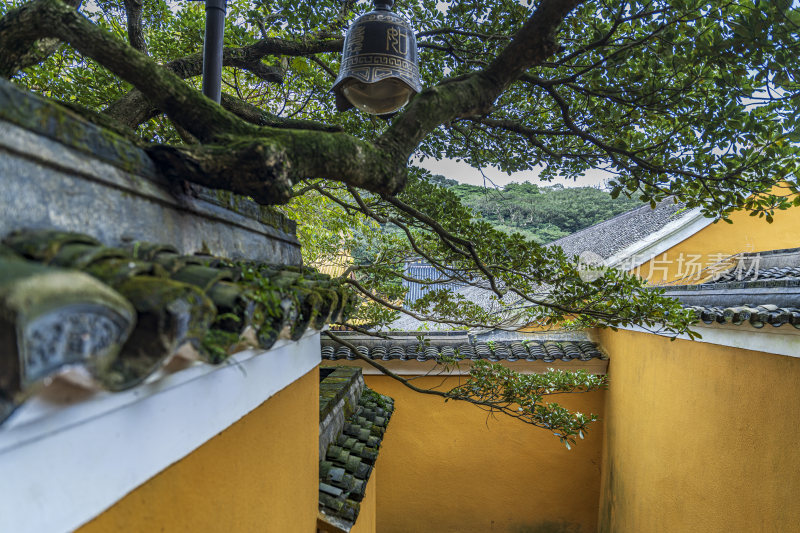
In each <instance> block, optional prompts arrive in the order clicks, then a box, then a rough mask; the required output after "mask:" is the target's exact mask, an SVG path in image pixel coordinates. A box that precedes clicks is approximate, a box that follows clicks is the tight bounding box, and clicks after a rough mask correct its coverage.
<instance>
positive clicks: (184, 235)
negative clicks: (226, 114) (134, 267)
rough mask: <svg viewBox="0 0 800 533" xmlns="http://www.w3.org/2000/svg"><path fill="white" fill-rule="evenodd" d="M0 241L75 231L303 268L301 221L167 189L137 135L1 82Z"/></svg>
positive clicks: (219, 194) (114, 242)
mask: <svg viewBox="0 0 800 533" xmlns="http://www.w3.org/2000/svg"><path fill="white" fill-rule="evenodd" d="M0 177H2V184H3V194H2V195H0V213H3V215H2V217H0V235H6V234H8V233H9V232H11V231H13V230H17V229H20V228H37V229H44V228H53V229H61V230H68V231H78V232H82V233H86V234H90V235H91V236H93V237H95V238H97V239H98V240H100V241H101V242H103V243H104V244H107V245H111V246H119V245H123V244H125V243H129V242H132V241H141V240H143V241H153V242H161V243H168V244H171V245H172V246H175V247H176V248H177V249H178V250H179V251H180V252H182V253H186V254H190V253H195V252H205V253H208V254H211V255H217V256H222V257H228V258H231V259H249V260H254V261H263V262H269V263H277V264H284V265H299V264H300V262H301V257H300V246H299V243H298V241H297V238H296V237H295V223H294V222H293V221H291V220H289V219H287V218H286V217H284V216H283V215H282V214H281V213H278V212H277V211H275V210H274V209H271V208H266V207H262V206H259V205H257V204H255V203H254V202H252V201H250V200H248V199H246V198H243V197H239V196H236V195H233V194H231V193H228V192H223V191H214V190H210V189H205V188H202V187H198V186H194V185H189V184H188V183H187V184H185V185H181V186H180V187H178V186H175V185H174V184H173V185H172V186H168V184H167V182H166V181H165V180H164V179H162V178H161V177H160V176H159V175H158V173H157V170H156V167H155V166H154V165H153V163H152V161H151V160H150V158H149V157H148V156H147V154H146V153H145V152H144V151H143V150H142V149H141V148H140V147H139V146H137V144H136V142H135V140H134V139H133V138H127V137H125V136H123V135H121V134H118V133H115V132H113V131H111V130H110V129H106V128H101V127H99V126H96V125H94V124H91V123H90V122H88V121H86V120H85V119H83V118H82V117H81V116H79V115H78V114H76V113H74V112H72V111H70V110H68V109H66V108H64V107H61V106H58V105H56V104H54V103H52V102H50V101H48V100H46V99H43V98H41V97H38V96H36V95H33V94H31V93H28V92H26V91H24V90H22V89H20V88H18V87H16V86H14V85H13V84H11V83H9V82H7V81H5V80H2V79H0Z"/></svg>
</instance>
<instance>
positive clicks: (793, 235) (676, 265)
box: [633, 207, 800, 284]
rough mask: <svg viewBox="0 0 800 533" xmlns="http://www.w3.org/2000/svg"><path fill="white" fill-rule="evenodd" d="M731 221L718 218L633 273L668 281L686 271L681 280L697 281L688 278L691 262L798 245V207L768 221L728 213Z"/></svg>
mask: <svg viewBox="0 0 800 533" xmlns="http://www.w3.org/2000/svg"><path fill="white" fill-rule="evenodd" d="M731 221H732V222H733V224H728V223H726V222H722V221H718V222H715V223H713V224H711V225H710V226H707V227H706V228H704V229H702V230H700V231H699V232H697V233H695V234H694V235H692V236H691V237H689V238H687V239H686V240H684V241H683V242H681V243H679V244H677V245H675V246H673V247H672V248H670V249H669V250H667V251H666V253H665V254H661V255H659V256H657V257H655V258H654V259H653V260H651V261H648V262H647V263H645V264H644V265H642V266H641V267H639V268H637V269H634V270H633V272H635V273H637V274H639V275H640V276H642V277H644V278H646V279H648V280H650V281H651V282H653V283H663V282H668V281H672V280H675V279H678V278H683V277H685V276H686V275H687V274H690V276H689V279H687V280H686V281H684V282H683V283H686V284H691V283H696V282H697V281H699V280H693V279H692V278H694V276H693V275H692V274H693V273H694V271H695V267H694V265H697V264H701V265H702V266H703V267H706V266H708V265H710V264H712V263H715V262H717V261H719V259H720V257H721V256H730V255H733V254H737V253H740V252H763V251H767V250H777V249H781V248H795V247H797V246H800V207H794V208H791V209H787V210H785V211H777V212H776V213H775V216H774V221H773V222H772V224H769V223H768V222H767V221H766V220H765V219H763V218H757V217H751V216H750V215H748V214H747V213H745V212H742V211H739V212H736V213H734V214H733V215H731ZM698 256H699V257H698Z"/></svg>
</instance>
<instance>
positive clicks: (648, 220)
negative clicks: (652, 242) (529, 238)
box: [550, 198, 686, 259]
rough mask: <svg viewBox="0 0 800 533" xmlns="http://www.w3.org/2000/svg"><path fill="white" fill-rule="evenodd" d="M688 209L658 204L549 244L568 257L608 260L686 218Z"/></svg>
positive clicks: (670, 200) (671, 202) (668, 200)
mask: <svg viewBox="0 0 800 533" xmlns="http://www.w3.org/2000/svg"><path fill="white" fill-rule="evenodd" d="M685 207H686V206H685V205H684V204H682V203H677V204H676V203H674V202H673V200H672V199H671V198H667V199H666V200H663V201H661V202H659V203H658V204H656V207H655V209H653V208H651V207H650V206H649V205H643V206H642V207H638V208H636V209H633V210H631V211H628V212H626V213H622V214H619V215H617V216H615V217H614V218H611V219H608V220H606V221H604V222H599V223H597V224H595V225H594V226H589V227H588V228H585V229H582V230H580V231H577V232H575V233H573V234H571V235H567V236H566V237H562V238H560V239H558V240H556V241H553V242H552V243H550V246H553V245H555V246H560V247H561V248H562V249H563V250H564V252H565V253H566V254H567V256H568V257H571V256H574V255H580V254H581V253H583V252H593V253H595V254H597V255H599V256H600V257H602V258H603V259H608V258H609V257H611V256H613V255H614V254H616V253H617V252H620V251H622V250H624V249H625V248H627V247H628V246H630V245H632V244H634V243H636V242H638V241H640V240H642V239H644V238H646V237H647V236H649V235H651V234H653V233H655V232H657V231H659V230H660V229H662V228H663V227H664V226H665V225H667V224H669V223H670V222H673V221H675V220H678V219H679V218H681V217H682V216H684V215H683V212H682V211H683V209H684V208H685Z"/></svg>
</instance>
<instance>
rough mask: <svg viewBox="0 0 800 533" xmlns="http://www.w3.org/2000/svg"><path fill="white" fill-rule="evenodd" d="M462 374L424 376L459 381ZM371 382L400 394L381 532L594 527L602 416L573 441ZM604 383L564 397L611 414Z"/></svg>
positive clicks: (547, 532) (386, 459) (382, 462)
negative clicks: (571, 443) (596, 388)
mask: <svg viewBox="0 0 800 533" xmlns="http://www.w3.org/2000/svg"><path fill="white" fill-rule="evenodd" d="M456 379H457V378H447V379H446V380H445V381H444V382H443V381H442V378H433V377H426V378H419V379H415V380H414V384H415V385H417V386H420V387H438V388H439V389H440V390H446V389H448V388H452V387H453V386H454V385H455V384H456V383H455V380H456ZM366 383H367V386H369V387H370V388H372V389H373V390H375V391H377V392H379V393H381V394H387V395H389V396H391V397H392V398H394V400H395V413H394V414H393V416H392V419H391V421H390V422H389V427H388V430H387V433H386V437H385V438H384V441H383V444H382V447H381V451H380V456H379V458H378V463H377V469H378V470H379V471H380V484H379V485H378V502H377V505H378V509H377V513H378V514H377V525H378V527H377V531H379V532H380V533H417V532H419V533H447V532H453V533H456V532H457V533H472V532H475V533H478V532H480V533H485V532H509V533H511V532H513V533H525V532H530V533H533V532H536V533H577V532H582V533H588V532H593V531H595V529H596V520H597V505H598V497H599V484H600V452H601V450H600V445H601V441H602V425H601V423H596V424H595V425H594V427H593V429H592V431H591V432H590V433H589V434H588V436H587V438H586V440H584V441H579V442H578V445H577V446H575V447H574V448H573V449H572V450H571V451H570V450H567V449H566V448H565V447H564V446H563V445H562V444H560V443H559V442H558V440H557V439H556V438H555V437H553V436H552V434H550V433H549V432H546V431H544V430H541V429H537V428H534V427H531V426H528V425H525V424H523V423H521V422H518V421H515V420H512V419H508V418H503V417H500V416H498V418H497V419H491V418H487V416H486V413H485V412H484V411H481V410H480V409H479V408H477V407H475V406H473V405H468V404H465V403H461V402H452V401H451V402H447V403H445V402H444V401H443V400H442V399H441V398H436V397H433V396H426V395H422V394H419V393H415V392H413V391H410V390H408V389H407V388H405V387H404V386H403V385H400V384H399V383H397V382H396V381H394V380H392V379H391V378H388V377H385V376H367V377H366ZM604 394H605V391H600V392H595V393H589V394H578V395H565V396H564V397H563V398H559V400H563V401H562V403H563V405H566V406H568V407H570V408H572V409H576V410H579V411H582V412H593V413H596V414H598V415H600V416H601V418H602V416H603V413H602V411H603V401H604Z"/></svg>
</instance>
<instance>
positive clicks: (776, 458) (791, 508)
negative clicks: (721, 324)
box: [598, 331, 800, 533]
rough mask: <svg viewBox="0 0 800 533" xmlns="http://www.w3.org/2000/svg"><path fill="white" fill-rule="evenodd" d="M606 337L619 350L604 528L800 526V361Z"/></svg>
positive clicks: (629, 335) (633, 531)
mask: <svg viewBox="0 0 800 533" xmlns="http://www.w3.org/2000/svg"><path fill="white" fill-rule="evenodd" d="M598 335H599V339H600V343H601V344H602V346H603V347H604V348H605V349H607V350H608V351H609V353H611V354H612V355H611V361H610V363H609V379H610V386H609V389H608V391H607V392H606V409H605V415H606V424H605V437H604V453H603V455H604V457H603V478H602V496H601V504H600V519H599V531H601V532H604V533H650V532H668V533H672V532H696V531H702V532H704V533H713V532H720V533H722V532H726V533H728V532H767V531H775V532H782V533H791V532H798V531H800V505H798V496H799V495H800V446H798V443H799V442H800V424H798V420H800V359H798V358H794V357H786V356H781V355H774V354H767V353H761V352H753V351H748V350H741V349H736V348H729V347H724V346H717V345H712V344H706V343H700V342H692V341H684V340H676V341H672V342H670V341H669V340H668V339H665V338H662V337H658V336H656V335H650V334H646V333H634V332H629V331H619V332H616V333H614V332H610V331H600V332H598Z"/></svg>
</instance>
